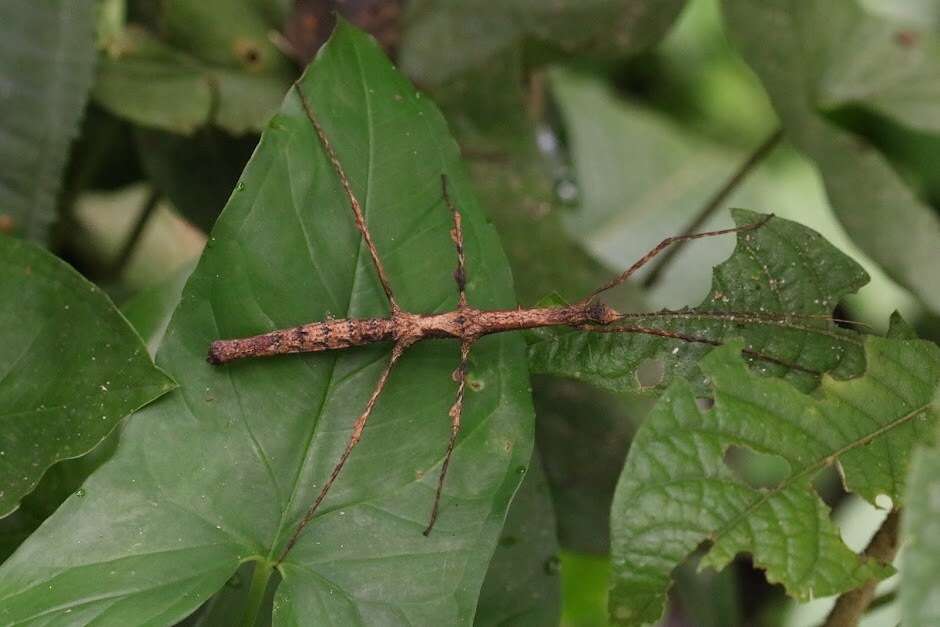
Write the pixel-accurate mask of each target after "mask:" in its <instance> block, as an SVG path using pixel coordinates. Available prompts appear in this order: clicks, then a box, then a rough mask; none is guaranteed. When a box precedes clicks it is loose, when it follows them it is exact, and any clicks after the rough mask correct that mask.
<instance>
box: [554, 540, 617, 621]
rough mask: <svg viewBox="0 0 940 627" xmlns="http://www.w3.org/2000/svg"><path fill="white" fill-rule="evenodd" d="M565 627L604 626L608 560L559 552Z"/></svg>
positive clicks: (608, 574) (602, 557)
mask: <svg viewBox="0 0 940 627" xmlns="http://www.w3.org/2000/svg"><path fill="white" fill-rule="evenodd" d="M561 583H562V588H563V590H564V602H563V604H562V607H563V611H562V617H561V624H562V625H563V626H564V627H607V625H608V624H609V623H608V621H607V594H606V592H607V588H608V587H609V585H610V559H609V558H608V557H607V556H606V555H605V556H598V555H580V554H578V553H570V552H567V551H565V552H563V553H562V554H561Z"/></svg>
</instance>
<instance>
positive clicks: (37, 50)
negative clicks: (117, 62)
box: [0, 0, 95, 241]
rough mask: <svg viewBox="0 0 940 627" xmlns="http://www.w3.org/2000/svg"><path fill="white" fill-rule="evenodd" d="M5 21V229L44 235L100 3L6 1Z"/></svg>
mask: <svg viewBox="0 0 940 627" xmlns="http://www.w3.org/2000/svg"><path fill="white" fill-rule="evenodd" d="M2 13H3V17H2V19H0V42H2V43H0V133H2V135H3V141H2V142H0V233H2V232H12V233H14V234H16V235H19V236H22V237H26V238H29V239H33V240H38V241H45V240H46V238H47V236H48V233H49V225H50V224H51V223H52V222H53V220H54V218H55V202H56V197H57V195H58V192H59V186H60V183H61V177H62V170H63V167H64V166H65V160H66V157H67V156H68V149H69V145H70V144H71V142H72V139H73V138H74V137H75V135H77V134H78V124H79V120H80V118H81V115H82V111H83V110H84V108H85V102H86V100H87V98H88V90H89V89H90V88H91V82H92V74H93V69H94V62H95V48H94V45H95V39H94V37H95V3H93V2H36V1H34V0H8V1H6V2H4V6H3V11H2Z"/></svg>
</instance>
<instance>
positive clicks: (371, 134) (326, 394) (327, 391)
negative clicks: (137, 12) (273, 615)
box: [268, 49, 375, 560]
mask: <svg viewBox="0 0 940 627" xmlns="http://www.w3.org/2000/svg"><path fill="white" fill-rule="evenodd" d="M355 51H356V65H357V67H358V69H359V78H360V82H361V85H362V94H363V100H364V101H365V108H366V120H367V129H368V145H369V157H368V164H367V167H366V193H365V197H364V201H363V217H364V218H365V219H366V221H367V223H368V215H369V209H370V207H371V202H370V199H371V190H372V173H373V162H374V160H375V128H374V125H373V123H372V117H373V116H372V105H371V100H370V98H369V92H368V87H367V86H366V83H365V73H364V68H363V65H362V58H361V56H360V55H359V50H358V49H355ZM294 89H296V90H297V91H298V92H299V91H300V85H299V84H298V83H295V84H294ZM300 96H301V97H302V95H300ZM317 142H319V139H317ZM316 145H317V146H318V147H319V148H320V149H322V146H320V144H319V143H317V144H316ZM327 171H330V172H332V169H328V170H327ZM333 176H334V177H335V176H336V173H335V172H333ZM346 200H347V199H345V198H344V199H343V203H344V204H345V202H346ZM350 211H351V210H350ZM362 249H363V238H362V237H361V236H360V237H359V239H358V244H357V247H356V263H355V267H354V269H353V273H352V283H351V284H350V286H349V298H348V300H347V302H346V313H345V316H346V317H347V318H348V317H349V312H350V309H351V308H352V305H353V295H354V294H355V293H356V284H357V281H358V278H359V267H360V266H361V264H362V263H363V261H362V257H363V255H362ZM330 354H331V356H332V360H331V361H330V371H329V376H328V377H327V383H326V386H325V387H324V390H323V395H322V396H321V398H320V404H319V406H318V407H317V410H316V412H315V413H314V416H315V418H316V420H315V421H313V424H312V425H311V428H310V430H309V432H308V434H307V437H306V439H305V442H304V447H303V450H304V456H303V460H302V461H301V463H300V465H299V467H298V468H297V473H296V474H295V476H294V480H293V482H292V483H293V484H294V485H293V488H292V489H291V496H290V498H289V499H288V501H287V503H286V504H285V506H284V509H283V510H282V511H281V520H280V523H279V524H278V529H277V532H276V533H275V535H274V540H273V542H272V543H271V549H270V551H269V553H268V559H269V560H271V559H273V558H274V554H275V551H276V550H277V548H278V546H279V545H280V543H281V534H282V532H283V531H284V528H285V526H286V524H287V517H288V514H289V513H290V510H291V506H292V505H293V504H294V502H295V501H296V498H297V494H298V492H299V490H300V485H301V482H300V477H302V476H303V473H304V468H306V466H307V461H308V459H309V458H310V455H309V453H310V447H311V443H312V442H313V438H314V436H315V435H316V432H317V427H318V426H319V424H320V419H321V417H322V415H323V409H324V407H325V406H326V404H327V402H328V400H329V398H330V396H331V395H332V392H333V385H334V378H335V375H336V365H337V362H338V361H339V356H340V355H339V351H330Z"/></svg>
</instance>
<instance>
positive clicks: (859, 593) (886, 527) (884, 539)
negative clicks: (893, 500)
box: [824, 509, 901, 627]
mask: <svg viewBox="0 0 940 627" xmlns="http://www.w3.org/2000/svg"><path fill="white" fill-rule="evenodd" d="M900 518H901V511H900V510H898V509H895V510H891V512H890V513H889V514H888V517H887V518H885V520H884V522H883V523H881V527H879V528H878V531H877V532H875V535H874V537H873V538H872V539H871V542H869V543H868V546H867V547H865V551H864V555H865V556H866V557H870V558H873V559H876V560H878V561H879V562H881V563H882V564H890V563H891V562H893V561H894V557H895V556H896V555H897V553H898V527H899V522H900ZM877 585H878V581H877V580H874V579H872V580H871V581H868V582H866V583H865V584H864V585H862V586H861V587H858V588H856V589H855V590H850V591H848V592H846V593H844V594H842V595H841V596H840V597H839V598H838V599H837V600H836V604H835V606H834V607H833V608H832V611H831V612H829V616H828V617H827V618H826V622H825V624H824V627H855V626H856V625H858V623H859V621H860V620H861V618H862V616H863V615H864V614H865V611H866V610H867V609H868V607H869V605H871V602H872V600H873V599H874V598H875V588H876V587H877Z"/></svg>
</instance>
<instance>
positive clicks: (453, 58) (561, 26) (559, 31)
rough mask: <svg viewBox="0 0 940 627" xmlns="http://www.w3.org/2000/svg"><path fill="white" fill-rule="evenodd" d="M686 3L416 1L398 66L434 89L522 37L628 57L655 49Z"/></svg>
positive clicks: (569, 48) (640, 0) (661, 0)
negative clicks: (435, 86) (651, 48)
mask: <svg viewBox="0 0 940 627" xmlns="http://www.w3.org/2000/svg"><path fill="white" fill-rule="evenodd" d="M684 5H685V0H659V1H650V0H590V1H584V0H555V1H553V2H544V1H543V0H511V1H508V2H488V1H487V0H456V1H442V0H418V1H415V2H411V3H410V4H409V6H408V11H407V13H406V30H405V35H404V41H403V44H402V50H401V62H402V65H403V67H404V68H405V70H406V71H407V72H409V74H412V75H413V76H415V77H416V78H418V79H420V80H421V81H426V82H428V83H439V82H441V81H444V80H446V79H448V78H451V77H453V76H455V75H458V74H461V73H463V72H466V71H468V70H472V69H474V68H479V67H482V66H485V65H487V64H488V63H489V62H490V61H491V60H492V58H493V57H495V56H497V55H499V54H501V53H503V52H505V51H506V50H507V49H509V48H512V47H514V46H516V45H518V44H519V43H521V42H522V41H523V40H525V39H535V40H539V41H543V42H546V43H548V44H550V45H552V46H555V47H557V48H559V49H561V50H564V51H566V52H574V51H578V52H589V53H593V54H602V55H628V54H632V53H635V52H637V51H640V50H643V49H644V48H648V47H650V46H652V45H653V44H655V43H656V42H657V41H659V39H660V38H661V37H662V36H663V35H664V34H665V32H666V31H667V30H668V29H669V27H670V26H671V25H672V23H673V21H674V20H675V18H676V16H677V15H678V14H679V11H680V10H681V9H682V7H683V6H684Z"/></svg>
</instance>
